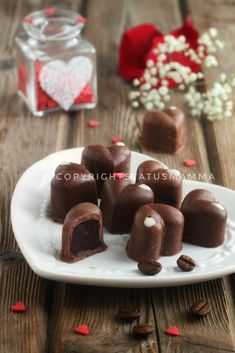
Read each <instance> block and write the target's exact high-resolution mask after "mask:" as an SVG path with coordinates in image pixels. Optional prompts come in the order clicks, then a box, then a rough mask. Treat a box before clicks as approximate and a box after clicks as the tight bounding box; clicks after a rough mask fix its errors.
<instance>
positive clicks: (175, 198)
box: [136, 160, 182, 208]
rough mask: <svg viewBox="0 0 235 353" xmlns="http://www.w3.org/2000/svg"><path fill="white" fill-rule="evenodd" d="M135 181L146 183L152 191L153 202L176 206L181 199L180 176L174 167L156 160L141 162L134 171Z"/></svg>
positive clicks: (178, 205)
mask: <svg viewBox="0 0 235 353" xmlns="http://www.w3.org/2000/svg"><path fill="white" fill-rule="evenodd" d="M136 182H137V183H144V184H146V185H148V186H149V187H150V188H151V189H152V190H153V192H154V202H155V203H163V204H166V205H170V206H173V207H176V208H179V207H180V206H181V201H182V176H181V174H180V172H179V171H178V170H176V169H169V168H167V167H165V166H164V165H162V164H161V163H160V162H158V161H154V160H148V161H145V162H143V163H141V164H140V165H139V167H138V169H137V172H136Z"/></svg>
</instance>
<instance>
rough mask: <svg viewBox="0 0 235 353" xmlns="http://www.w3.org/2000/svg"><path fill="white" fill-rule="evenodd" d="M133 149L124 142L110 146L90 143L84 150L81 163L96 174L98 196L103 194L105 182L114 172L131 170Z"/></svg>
mask: <svg viewBox="0 0 235 353" xmlns="http://www.w3.org/2000/svg"><path fill="white" fill-rule="evenodd" d="M130 161H131V151H130V150H129V148H128V147H126V146H125V144H124V143H122V142H117V143H115V144H114V145H112V146H110V147H105V146H102V145H90V146H87V147H85V148H84V150H83V152H82V160H81V163H82V164H83V165H84V166H85V167H86V168H87V169H88V170H89V171H90V172H91V173H92V174H93V175H94V177H95V179H96V183H97V191H98V196H99V197H101V196H102V190H103V184H104V182H105V180H107V179H108V178H109V177H110V176H112V175H113V173H115V172H118V173H129V172H130Z"/></svg>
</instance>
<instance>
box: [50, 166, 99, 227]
mask: <svg viewBox="0 0 235 353" xmlns="http://www.w3.org/2000/svg"><path fill="white" fill-rule="evenodd" d="M81 202H91V203H94V204H97V193H96V182H95V179H94V178H93V176H92V175H91V174H90V172H89V171H88V170H87V169H86V168H85V167H84V166H82V165H80V164H77V163H63V164H60V165H59V166H58V167H57V168H56V170H55V175H54V177H53V178H52V180H51V201H50V215H51V218H52V219H53V220H54V221H56V222H59V223H63V221H64V218H65V216H66V214H67V213H68V212H69V210H70V209H71V208H72V207H73V206H75V205H77V204H79V203H81Z"/></svg>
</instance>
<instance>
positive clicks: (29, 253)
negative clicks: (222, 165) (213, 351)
mask: <svg viewBox="0 0 235 353" xmlns="http://www.w3.org/2000/svg"><path fill="white" fill-rule="evenodd" d="M82 149H83V148H73V149H69V150H64V151H60V152H56V153H53V154H51V155H49V156H48V157H46V158H44V159H42V160H41V161H38V162H37V163H35V164H33V165H32V166H31V167H30V168H29V169H27V170H26V172H25V173H24V174H23V175H22V176H21V178H20V180H19V181H18V183H17V185H16V188H15V191H14V194H13V197H12V202H11V219H12V226H13V231H14V234H15V237H16V240H17V242H18V244H19V247H20V249H21V251H22V253H23V255H24V257H25V259H26V261H27V262H28V264H29V266H30V267H31V268H32V269H33V271H34V272H35V273H37V274H38V275H39V276H41V277H45V278H48V279H52V280H57V281H64V282H73V283H79V284H87V285H99V286H109V287H163V286H173V285H181V284H186V283H195V282H201V281H206V280H210V279H213V278H217V277H221V276H223V275H226V274H229V273H232V272H235V212H234V209H235V192H234V191H232V190H229V189H226V188H224V187H221V186H218V185H213V184H208V183H202V182H198V181H189V180H184V182H183V193H184V195H186V194H187V193H188V192H189V191H191V190H193V189H196V188H204V189H207V190H209V191H211V192H212V193H213V194H214V195H215V197H216V199H217V200H218V201H220V202H221V203H222V204H223V205H224V206H225V207H226V208H227V210H228V215H229V219H228V225H227V230H226V240H225V243H224V244H223V245H222V246H220V247H218V248H215V249H207V248H202V247H198V246H194V245H189V244H183V249H182V251H181V253H180V254H185V255H188V256H191V257H192V258H193V259H195V261H196V263H197V266H196V268H195V269H194V270H193V271H192V272H181V271H179V270H178V269H177V267H176V260H177V258H178V257H179V256H180V254H177V255H176V256H171V257H162V258H161V260H160V262H161V263H162V266H163V270H162V272H160V273H159V274H158V275H156V276H145V275H143V274H142V273H141V272H139V270H138V269H137V264H136V263H135V262H134V261H132V260H130V259H129V258H128V257H127V256H126V252H125V244H126V241H127V239H128V237H129V236H128V235H111V234H109V233H108V232H105V235H104V238H105V242H106V243H107V245H108V249H107V250H106V251H104V252H102V253H99V254H96V255H93V256H91V257H88V258H86V259H84V260H82V261H79V262H76V263H73V264H68V263H64V262H62V261H60V259H59V256H58V254H59V252H60V249H61V230H62V226H61V225H59V224H57V223H54V222H53V221H52V220H51V219H50V218H48V216H47V208H48V204H49V197H50V180H51V178H52V176H53V174H54V170H55V168H56V166H57V165H58V164H59V163H61V162H65V161H70V162H77V163H79V162H80V160H81V153H82ZM148 159H152V158H151V157H149V156H147V155H144V154H140V153H137V152H132V162H131V173H133V174H134V173H135V172H136V169H137V167H138V165H139V164H140V163H141V162H143V161H145V160H148Z"/></svg>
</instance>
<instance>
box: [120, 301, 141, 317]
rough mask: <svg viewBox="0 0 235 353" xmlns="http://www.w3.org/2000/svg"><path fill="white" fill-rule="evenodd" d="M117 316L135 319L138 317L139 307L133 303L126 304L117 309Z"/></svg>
mask: <svg viewBox="0 0 235 353" xmlns="http://www.w3.org/2000/svg"><path fill="white" fill-rule="evenodd" d="M118 316H119V317H120V318H121V319H125V320H135V319H138V318H139V317H140V309H139V308H138V307H137V306H134V305H126V306H124V307H123V308H120V309H119V310H118Z"/></svg>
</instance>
